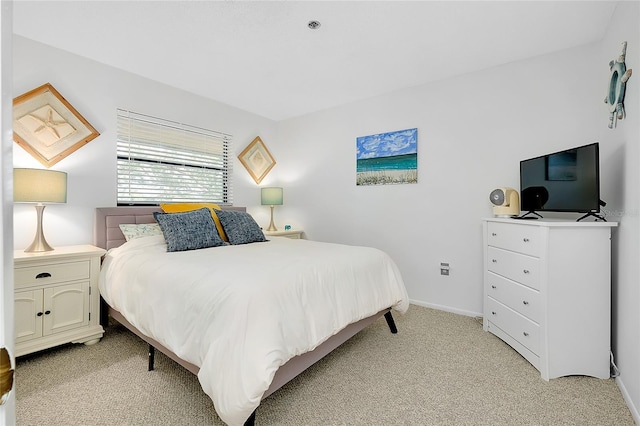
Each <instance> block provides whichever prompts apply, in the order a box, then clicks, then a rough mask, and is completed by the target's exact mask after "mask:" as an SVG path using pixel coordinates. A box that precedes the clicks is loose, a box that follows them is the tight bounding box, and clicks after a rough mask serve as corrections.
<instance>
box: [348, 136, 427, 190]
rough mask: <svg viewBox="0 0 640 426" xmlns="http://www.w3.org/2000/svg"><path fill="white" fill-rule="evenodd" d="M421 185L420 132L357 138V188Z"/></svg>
mask: <svg viewBox="0 0 640 426" xmlns="http://www.w3.org/2000/svg"><path fill="white" fill-rule="evenodd" d="M400 183H418V129H417V128H416V129H406V130H398V131H395V132H388V133H380V134H377V135H370V136H359V137H357V138H356V185H392V184H400Z"/></svg>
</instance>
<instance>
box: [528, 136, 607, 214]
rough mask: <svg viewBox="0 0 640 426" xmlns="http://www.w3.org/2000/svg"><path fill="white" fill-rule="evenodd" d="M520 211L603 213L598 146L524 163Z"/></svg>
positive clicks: (565, 151)
mask: <svg viewBox="0 0 640 426" xmlns="http://www.w3.org/2000/svg"><path fill="white" fill-rule="evenodd" d="M520 207H521V210H522V211H524V212H535V211H555V212H578V213H588V212H593V213H597V212H599V211H600V157H599V146H598V143H597V142H596V143H592V144H589V145H585V146H580V147H577V148H572V149H567V150H564V151H559V152H554V153H553V154H547V155H543V156H540V157H536V158H530V159H528V160H523V161H521V162H520Z"/></svg>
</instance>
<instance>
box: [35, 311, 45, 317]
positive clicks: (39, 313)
mask: <svg viewBox="0 0 640 426" xmlns="http://www.w3.org/2000/svg"><path fill="white" fill-rule="evenodd" d="M42 315H44V314H43V313H42V312H38V313H37V314H36V316H37V317H41V316H42Z"/></svg>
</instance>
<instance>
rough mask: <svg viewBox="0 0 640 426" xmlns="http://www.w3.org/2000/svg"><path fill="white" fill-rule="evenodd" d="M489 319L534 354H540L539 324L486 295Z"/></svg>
mask: <svg viewBox="0 0 640 426" xmlns="http://www.w3.org/2000/svg"><path fill="white" fill-rule="evenodd" d="M486 304H487V315H488V319H489V321H491V322H492V323H494V324H495V325H496V326H497V327H499V328H500V329H502V330H503V331H504V332H505V333H507V334H508V335H509V336H511V337H513V338H514V339H515V340H517V341H518V342H519V343H520V344H522V345H524V346H525V347H526V348H527V349H529V350H530V351H531V352H533V353H534V354H536V355H538V356H539V355H540V326H539V325H538V324H536V323H534V322H533V321H531V320H529V319H527V318H525V317H524V316H522V315H520V314H519V313H517V312H516V311H514V310H512V309H509V308H508V307H506V306H505V305H503V304H502V303H500V302H497V301H495V300H494V299H493V298H491V297H487V300H486Z"/></svg>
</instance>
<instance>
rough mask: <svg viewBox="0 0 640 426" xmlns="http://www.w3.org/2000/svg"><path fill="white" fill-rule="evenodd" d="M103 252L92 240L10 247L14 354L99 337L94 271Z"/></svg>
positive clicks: (96, 277)
mask: <svg viewBox="0 0 640 426" xmlns="http://www.w3.org/2000/svg"><path fill="white" fill-rule="evenodd" d="M104 253H105V251H104V250H103V249H101V248H98V247H94V246H91V245H79V246H67V247H57V248H56V249H55V250H52V251H47V252H39V253H25V252H24V251H22V250H16V251H14V254H13V262H14V287H15V289H14V292H15V305H14V310H15V336H16V346H15V354H16V356H21V355H25V354H28V353H31V352H35V351H39V350H42V349H47V348H51V347H53V346H58V345H61V344H64V343H69V342H72V343H84V344H86V345H91V344H94V343H97V342H98V341H99V340H100V338H102V335H103V334H104V329H103V328H102V326H101V325H100V291H99V290H98V274H99V273H100V257H101V256H102V255H103V254H104Z"/></svg>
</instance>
